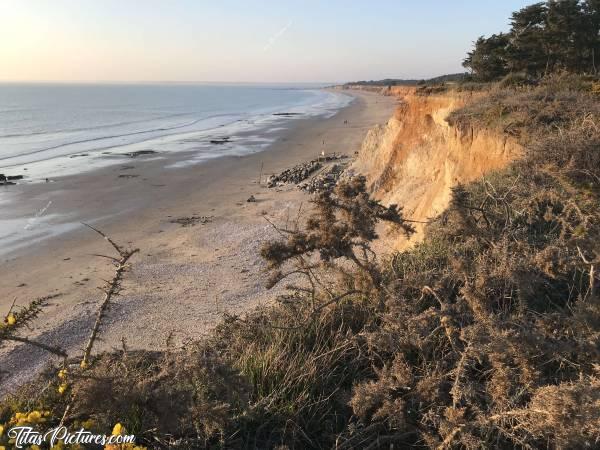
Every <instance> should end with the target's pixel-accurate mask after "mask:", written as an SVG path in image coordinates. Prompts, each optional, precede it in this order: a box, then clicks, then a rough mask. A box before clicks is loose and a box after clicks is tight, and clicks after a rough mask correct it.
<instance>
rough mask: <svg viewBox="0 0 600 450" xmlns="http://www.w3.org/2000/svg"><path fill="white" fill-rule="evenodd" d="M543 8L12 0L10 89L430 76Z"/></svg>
mask: <svg viewBox="0 0 600 450" xmlns="http://www.w3.org/2000/svg"><path fill="white" fill-rule="evenodd" d="M533 2H534V1H533V0H463V1H461V0H454V1H449V0H370V1H367V0H363V1H353V0H346V1H341V0H329V1H327V0H323V1H317V0H305V1H301V0H298V1H294V0H273V1H269V0H265V1H252V0H246V1H244V0H221V1H219V0H213V1H204V0H0V81H60V82H68V81H85V82H96V81H100V82H107V81H112V82H118V81H124V82H135V81H149V82H154V81H155V82H160V81H171V82H176V81H180V82H194V81H197V82H202V81H216V82H219V81H221V82H243V81H246V82H334V81H335V82H337V81H350V80H363V79H381V78H419V79H420V78H428V77H432V76H436V75H441V74H445V73H455V72H461V71H463V69H462V67H461V61H462V59H463V58H464V56H465V53H466V52H467V51H468V50H469V49H470V48H471V45H472V42H473V41H474V40H475V39H476V38H477V37H478V36H480V35H489V34H491V33H495V32H500V31H506V30H507V29H508V18H509V16H510V14H511V12H512V11H515V10H517V9H519V8H521V7H523V6H525V5H527V4H531V3H533Z"/></svg>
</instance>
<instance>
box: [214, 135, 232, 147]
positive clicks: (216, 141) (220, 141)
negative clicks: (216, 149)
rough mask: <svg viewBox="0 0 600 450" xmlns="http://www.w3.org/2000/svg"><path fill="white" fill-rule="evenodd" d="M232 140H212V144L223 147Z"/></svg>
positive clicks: (223, 138)
mask: <svg viewBox="0 0 600 450" xmlns="http://www.w3.org/2000/svg"><path fill="white" fill-rule="evenodd" d="M230 140H231V138H230V137H229V136H225V137H222V138H217V139H211V140H210V143H211V144H216V145H223V144H227V143H228V142H229V141H230Z"/></svg>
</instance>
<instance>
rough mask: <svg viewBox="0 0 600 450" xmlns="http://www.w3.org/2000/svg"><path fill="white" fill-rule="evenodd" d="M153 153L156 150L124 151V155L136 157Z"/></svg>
mask: <svg viewBox="0 0 600 450" xmlns="http://www.w3.org/2000/svg"><path fill="white" fill-rule="evenodd" d="M154 153H157V152H156V151H154V150H138V151H135V152H130V153H125V155H126V156H129V157H130V158H137V157H138V156H142V155H153V154H154Z"/></svg>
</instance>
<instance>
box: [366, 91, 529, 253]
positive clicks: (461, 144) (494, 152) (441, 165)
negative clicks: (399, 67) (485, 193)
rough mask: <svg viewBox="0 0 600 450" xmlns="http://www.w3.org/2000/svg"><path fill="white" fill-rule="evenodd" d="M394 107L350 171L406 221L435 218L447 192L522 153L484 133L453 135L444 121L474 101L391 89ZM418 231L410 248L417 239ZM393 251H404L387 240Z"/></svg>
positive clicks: (508, 141) (504, 139)
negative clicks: (402, 212) (394, 206)
mask: <svg viewBox="0 0 600 450" xmlns="http://www.w3.org/2000/svg"><path fill="white" fill-rule="evenodd" d="M387 93H388V95H396V96H398V97H399V99H400V105H399V107H398V108H397V110H396V112H395V113H394V115H393V117H392V118H391V119H390V120H389V121H388V122H387V124H386V125H383V126H377V127H375V128H373V129H372V130H370V131H369V133H368V135H367V137H366V139H365V141H364V143H363V146H362V149H361V151H360V152H359V156H358V158H357V160H356V162H355V169H356V170H357V171H358V172H361V173H363V174H365V175H366V176H367V180H368V182H369V187H370V189H371V190H372V192H373V193H374V195H375V197H376V198H378V199H380V200H382V201H383V203H385V204H391V203H396V204H398V205H401V206H403V207H404V210H405V214H406V217H408V218H411V219H414V220H418V221H426V220H428V219H429V218H432V217H435V216H436V215H438V214H439V213H441V212H442V211H443V210H444V209H445V208H446V206H447V205H448V203H449V201H450V193H451V188H452V187H453V186H455V185H456V184H458V183H464V182H469V181H472V180H475V179H477V178H479V177H481V176H482V175H484V174H485V173H486V172H488V171H490V170H493V169H497V168H501V167H503V166H505V165H506V164H507V163H508V162H510V161H512V160H514V159H515V158H516V157H518V156H519V155H520V154H521V153H522V148H521V146H520V145H519V144H517V143H516V142H515V141H514V140H512V139H509V138H507V137H505V136H501V135H498V134H497V133H494V132H492V131H490V130H486V129H474V128H467V129H459V128H457V127H455V126H451V125H449V124H448V122H447V121H446V118H447V117H448V115H449V114H450V113H451V112H452V111H453V110H455V109H458V108H461V107H463V106H464V105H465V104H466V103H468V102H469V101H473V99H474V97H473V94H471V93H457V92H450V93H444V94H440V95H428V96H423V95H418V94H417V93H416V92H415V88H411V87H394V88H392V89H391V90H388V92H387ZM422 230H423V225H420V224H419V225H417V234H416V236H414V237H413V238H412V239H411V242H413V243H414V242H417V241H418V240H419V239H420V238H421V237H422ZM391 240H392V242H391V244H392V245H393V246H394V247H396V248H402V247H405V246H406V242H405V241H404V240H403V239H402V238H397V239H396V238H392V239H391Z"/></svg>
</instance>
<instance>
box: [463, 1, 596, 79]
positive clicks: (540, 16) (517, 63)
mask: <svg viewBox="0 0 600 450" xmlns="http://www.w3.org/2000/svg"><path fill="white" fill-rule="evenodd" d="M599 31H600V0H584V1H580V0H549V1H546V2H539V3H535V4H533V5H530V6H527V7H525V8H523V9H521V10H519V11H517V12H515V13H513V14H512V18H511V29H510V31H509V32H508V33H500V34H494V35H492V36H490V37H487V38H486V37H484V36H482V37H480V38H479V39H478V40H477V41H476V42H475V47H474V49H473V51H471V52H469V53H468V56H467V58H466V59H465V60H464V61H463V66H464V67H465V68H467V69H469V70H470V71H471V72H472V75H473V78H474V79H476V80H479V81H491V80H495V79H498V78H500V77H503V76H505V75H507V74H509V73H523V74H525V75H527V76H530V77H535V78H539V77H541V76H544V75H546V74H548V73H551V72H555V71H559V70H564V71H568V72H573V73H580V74H597V71H598V65H599V64H600V61H599V60H598V59H599V58H600V38H599V34H598V33H599Z"/></svg>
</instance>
